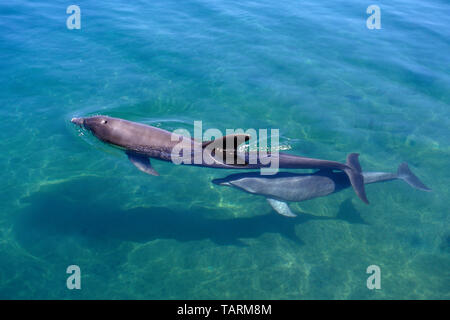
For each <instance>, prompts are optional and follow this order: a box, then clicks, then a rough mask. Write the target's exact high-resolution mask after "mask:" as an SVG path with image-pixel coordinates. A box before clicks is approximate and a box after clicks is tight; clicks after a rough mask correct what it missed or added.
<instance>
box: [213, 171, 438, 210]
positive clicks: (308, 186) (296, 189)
mask: <svg viewBox="0 0 450 320" xmlns="http://www.w3.org/2000/svg"><path fill="white" fill-rule="evenodd" d="M362 175H363V177H364V183H366V184H368V183H376V182H383V181H391V180H396V179H400V180H403V181H405V182H407V183H408V184H409V185H410V186H412V187H413V188H416V189H419V190H423V191H431V189H429V188H428V187H427V186H425V185H424V184H423V183H422V182H421V181H420V180H419V178H417V177H416V176H415V175H414V174H413V173H412V172H411V170H410V169H409V167H408V164H407V163H406V162H404V163H402V164H400V166H399V167H398V170H397V173H389V172H363V173H362ZM212 182H213V183H215V184H217V185H221V186H229V187H233V188H237V189H240V190H243V191H246V192H249V193H252V194H257V195H263V196H265V197H266V199H267V201H268V202H269V204H270V205H271V206H272V208H273V209H274V210H275V211H276V212H278V213H279V214H281V215H284V216H288V217H295V216H296V215H295V214H294V213H292V211H291V210H290V208H289V206H288V204H287V203H286V201H291V202H300V201H305V200H310V199H314V198H318V197H323V196H326V195H329V194H332V193H336V192H339V191H341V190H344V189H346V188H348V187H350V181H349V179H348V177H347V176H346V175H345V174H343V173H342V172H333V171H332V170H320V171H317V172H315V173H312V174H295V173H288V172H279V173H277V174H276V175H273V176H261V175H259V174H257V173H252V172H247V173H237V174H232V175H229V176H227V177H225V178H223V179H214V180H213V181H212Z"/></svg>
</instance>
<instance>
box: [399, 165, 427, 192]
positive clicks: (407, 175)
mask: <svg viewBox="0 0 450 320" xmlns="http://www.w3.org/2000/svg"><path fill="white" fill-rule="evenodd" d="M397 177H398V178H399V179H402V180H403V181H405V182H406V183H408V184H409V185H410V186H411V187H413V188H416V189H419V190H423V191H431V189H430V188H428V187H427V186H426V185H424V184H423V183H422V181H420V180H419V178H417V177H416V176H415V174H414V173H412V172H411V170H410V169H409V167H408V164H407V163H406V162H403V163H401V164H400V165H399V166H398V170H397Z"/></svg>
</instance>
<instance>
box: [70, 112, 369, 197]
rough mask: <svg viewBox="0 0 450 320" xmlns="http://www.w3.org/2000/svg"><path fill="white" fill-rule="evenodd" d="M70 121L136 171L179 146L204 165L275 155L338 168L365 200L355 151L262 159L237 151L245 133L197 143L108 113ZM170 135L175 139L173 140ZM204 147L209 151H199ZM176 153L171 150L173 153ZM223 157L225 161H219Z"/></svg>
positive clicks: (244, 164)
mask: <svg viewBox="0 0 450 320" xmlns="http://www.w3.org/2000/svg"><path fill="white" fill-rule="evenodd" d="M71 122H72V123H75V124H77V125H79V126H83V127H84V128H86V129H88V130H89V131H91V132H92V133H93V135H94V136H96V137H97V138H98V139H100V140H101V141H103V142H105V143H109V144H111V145H114V146H117V147H120V148H122V149H124V151H125V153H126V154H127V155H128V158H129V160H130V161H131V162H132V163H133V164H134V165H135V166H136V167H137V168H138V169H139V170H141V171H143V172H145V173H148V174H151V175H159V174H158V172H157V171H156V170H155V169H154V168H153V167H152V165H151V164H150V159H149V158H155V159H159V160H165V161H172V155H173V154H174V151H175V150H179V148H180V146H181V147H183V148H186V149H188V150H200V152H202V158H201V162H200V163H196V161H190V162H188V163H187V164H190V165H197V166H204V167H213V168H226V169H259V168H263V167H268V164H267V163H270V161H271V160H273V158H274V157H277V159H276V160H277V161H278V166H279V168H290V169H336V170H342V171H344V172H345V174H346V175H347V176H348V178H349V181H350V183H351V185H352V186H353V189H354V190H355V192H356V194H357V195H358V197H359V198H360V199H361V200H362V201H364V202H365V203H369V202H368V200H367V197H366V193H365V190H364V179H363V176H362V174H361V166H360V165H359V161H358V154H356V153H351V154H349V155H348V156H347V163H345V164H344V163H339V162H335V161H329V160H321V159H313V158H305V157H300V156H295V155H291V154H286V153H276V154H275V153H270V152H267V153H265V157H266V158H264V159H263V158H262V156H261V155H260V154H259V153H255V152H253V151H244V152H243V153H242V152H238V146H239V145H240V144H241V143H243V142H246V141H248V140H249V139H250V136H249V135H247V134H232V135H227V136H224V137H221V138H218V139H215V140H211V141H205V142H201V141H196V140H194V139H191V138H187V137H184V136H180V135H175V134H173V133H171V132H169V131H166V130H162V129H159V128H155V127H152V126H149V125H145V124H141V123H136V122H132V121H128V120H124V119H119V118H112V117H108V116H92V117H86V118H73V119H72V120H71ZM174 137H175V138H176V139H175V141H174V139H173V138H174ZM230 144H231V145H232V146H231V147H230ZM175 148H177V149H175ZM204 149H207V150H206V151H209V152H203V151H204ZM177 152H178V151H175V154H177ZM195 152H197V151H194V152H192V153H191V155H190V158H191V160H196V154H195ZM230 155H231V157H230ZM225 158H226V159H227V161H223V160H224V159H225ZM230 158H231V159H232V162H231V163H230V162H229V161H228V160H229V159H230ZM254 158H256V160H257V161H256V163H251V161H249V159H254ZM267 160H269V161H267ZM183 164H186V163H183Z"/></svg>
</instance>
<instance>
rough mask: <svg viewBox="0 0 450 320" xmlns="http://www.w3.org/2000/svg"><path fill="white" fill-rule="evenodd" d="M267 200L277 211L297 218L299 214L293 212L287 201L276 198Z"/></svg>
mask: <svg viewBox="0 0 450 320" xmlns="http://www.w3.org/2000/svg"><path fill="white" fill-rule="evenodd" d="M266 200H267V202H268V203H269V204H270V206H271V207H272V208H273V210H275V211H276V212H277V213H279V214H281V215H283V216H286V217H290V218H295V217H296V216H297V215H296V214H294V213H292V211H291V209H290V208H289V206H288V204H287V203H286V202H283V201H279V200H275V199H272V198H267V199H266Z"/></svg>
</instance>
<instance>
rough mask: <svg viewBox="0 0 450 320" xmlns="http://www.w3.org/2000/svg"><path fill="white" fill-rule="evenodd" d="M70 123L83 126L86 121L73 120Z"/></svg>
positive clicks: (81, 119) (80, 119)
mask: <svg viewBox="0 0 450 320" xmlns="http://www.w3.org/2000/svg"><path fill="white" fill-rule="evenodd" d="M70 122H72V123H75V124H76V125H78V126H80V127H81V126H82V125H83V122H84V119H83V118H72V120H70Z"/></svg>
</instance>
